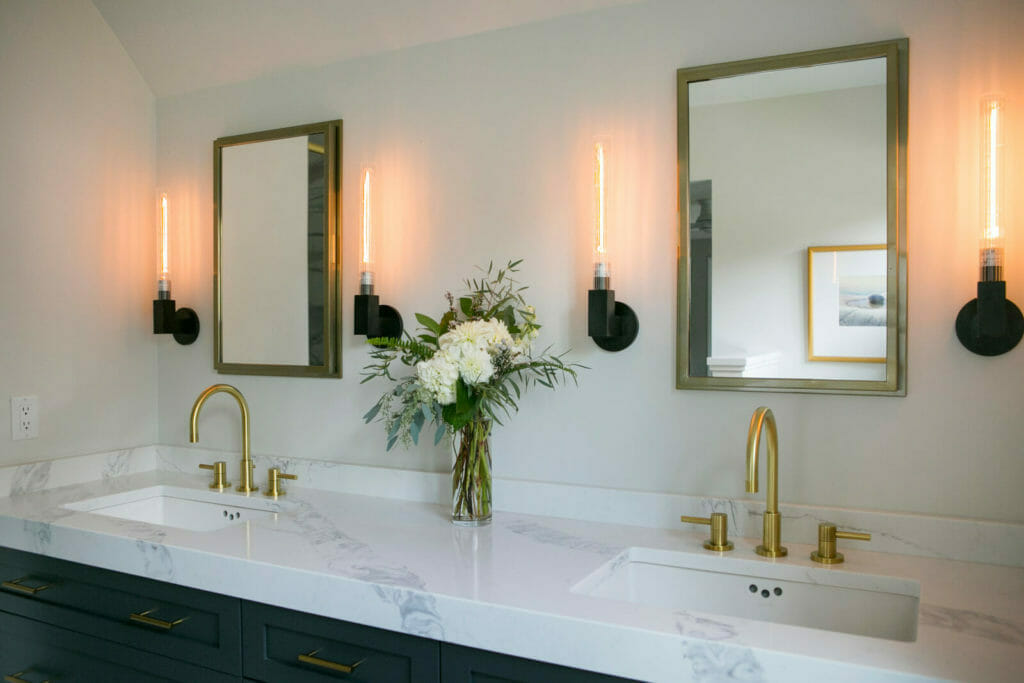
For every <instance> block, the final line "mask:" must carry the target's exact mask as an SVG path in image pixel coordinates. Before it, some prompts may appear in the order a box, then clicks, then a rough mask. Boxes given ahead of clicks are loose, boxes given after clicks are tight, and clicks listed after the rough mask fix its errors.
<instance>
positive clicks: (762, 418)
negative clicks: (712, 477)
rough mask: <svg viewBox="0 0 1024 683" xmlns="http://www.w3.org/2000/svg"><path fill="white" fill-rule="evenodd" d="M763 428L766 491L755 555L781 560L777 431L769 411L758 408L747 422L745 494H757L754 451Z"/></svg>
mask: <svg viewBox="0 0 1024 683" xmlns="http://www.w3.org/2000/svg"><path fill="white" fill-rule="evenodd" d="M762 428H764V429H765V431H767V432H768V491H767V494H768V495H767V501H766V503H765V509H764V534H763V536H762V541H761V545H759V546H757V548H756V549H755V552H757V554H758V555H763V556H764V557H783V556H785V555H786V554H787V553H788V552H789V551H788V550H786V548H784V547H783V546H782V515H780V514H779V431H778V428H777V427H776V426H775V416H774V415H773V414H772V411H771V410H769V409H768V408H766V407H765V406H761V407H760V408H758V409H757V410H755V411H754V415H753V416H752V417H751V418H750V431H748V432H747V492H748V493H757V451H758V446H760V443H761V430H762Z"/></svg>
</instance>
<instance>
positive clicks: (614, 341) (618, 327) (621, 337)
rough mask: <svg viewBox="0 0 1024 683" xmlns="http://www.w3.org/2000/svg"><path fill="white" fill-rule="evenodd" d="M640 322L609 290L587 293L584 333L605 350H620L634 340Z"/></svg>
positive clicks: (592, 290)
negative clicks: (585, 327)
mask: <svg viewBox="0 0 1024 683" xmlns="http://www.w3.org/2000/svg"><path fill="white" fill-rule="evenodd" d="M639 331H640V321H639V320H638V319H637V317H636V313H635V312H634V311H633V309H632V308H630V307H629V306H628V305H627V304H624V303H622V302H621V301H616V300H615V291H614V290H611V289H591V290H589V291H588V292H587V334H588V335H589V336H590V337H591V338H592V339H593V340H594V343H595V344H597V345H598V346H599V347H600V348H602V349H604V350H605V351H622V350H623V349H625V348H627V347H628V346H629V345H630V344H632V343H633V341H634V340H635V339H636V335H637V333H638V332H639Z"/></svg>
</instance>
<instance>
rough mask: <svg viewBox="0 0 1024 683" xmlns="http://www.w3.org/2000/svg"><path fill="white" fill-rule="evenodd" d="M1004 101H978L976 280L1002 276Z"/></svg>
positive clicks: (993, 99) (995, 99)
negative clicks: (978, 270) (978, 241)
mask: <svg viewBox="0 0 1024 683" xmlns="http://www.w3.org/2000/svg"><path fill="white" fill-rule="evenodd" d="M1005 119H1006V108H1005V103H1004V102H1003V101H1002V99H1000V98H999V97H993V96H990V97H986V98H984V99H983V100H982V102H981V174H980V175H981V207H982V208H981V254H980V266H981V276H980V278H979V279H980V280H982V281H983V282H992V281H998V280H1002V279H1003V239H1004V237H1005V231H1006V226H1005V221H1004V216H1003V206H1004V204H1003V198H1004V197H1003V192H1004V187H1003V185H1004V167H1003V164H1004V160H1003V157H1004V154H1003V151H1004V145H1003V135H1004V129H1005V127H1006V120H1005Z"/></svg>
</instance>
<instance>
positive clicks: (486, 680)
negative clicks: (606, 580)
mask: <svg viewBox="0 0 1024 683" xmlns="http://www.w3.org/2000/svg"><path fill="white" fill-rule="evenodd" d="M441 671H442V673H441V680H443V681H444V683H615V682H621V683H628V681H629V679H626V678H616V677H615V676H606V675H604V674H599V673H594V672H591V671H583V670H582V669H573V668H571V667H567V666H559V665H557V664H547V663H545V662H538V661H534V660H532V659H523V658H522V657H512V656H510V655H502V654H498V653H496V652H488V651H487V650H476V649H474V648H471V647H463V646H461V645H449V644H448V643H441Z"/></svg>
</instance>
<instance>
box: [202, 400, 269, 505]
mask: <svg viewBox="0 0 1024 683" xmlns="http://www.w3.org/2000/svg"><path fill="white" fill-rule="evenodd" d="M217 393H225V394H230V395H231V396H234V397H235V400H236V401H238V408H239V410H241V411H242V474H241V477H240V483H239V484H238V490H239V491H244V492H245V493H250V492H252V491H256V490H258V489H259V487H258V486H256V485H255V484H254V483H253V463H252V458H250V457H249V404H248V403H247V402H246V400H245V396H242V392H241V391H239V390H238V389H236V388H235V387H233V386H231V385H230V384H214V385H212V386H209V387H207V388H206V389H204V390H203V393H201V394H199V397H198V398H197V399H196V402H195V403H194V404H193V405H192V415H191V417H190V418H189V421H188V440H189V442H190V443H196V442H197V441H199V427H198V425H197V421H198V419H199V411H200V410H202V408H203V404H204V403H206V399H208V398H210V397H211V396H213V395H214V394H217Z"/></svg>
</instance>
